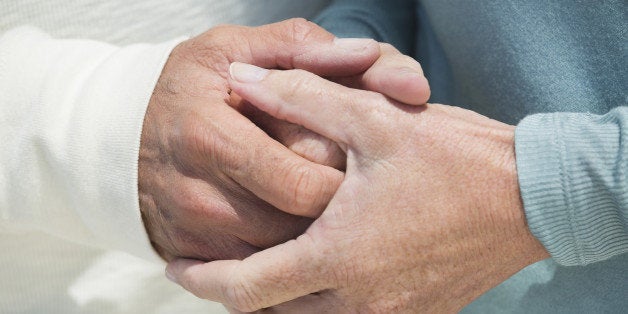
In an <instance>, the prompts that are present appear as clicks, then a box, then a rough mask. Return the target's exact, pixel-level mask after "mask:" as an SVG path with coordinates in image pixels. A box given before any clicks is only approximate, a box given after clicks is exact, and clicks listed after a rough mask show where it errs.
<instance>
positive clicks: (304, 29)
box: [287, 18, 319, 43]
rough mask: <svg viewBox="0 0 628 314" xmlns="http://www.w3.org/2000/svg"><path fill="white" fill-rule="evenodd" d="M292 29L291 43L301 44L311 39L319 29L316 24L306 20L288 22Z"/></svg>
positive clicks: (294, 19)
mask: <svg viewBox="0 0 628 314" xmlns="http://www.w3.org/2000/svg"><path fill="white" fill-rule="evenodd" d="M287 22H288V23H289V29H290V38H289V40H290V42H292V43H299V42H302V41H305V40H307V39H308V38H310V37H311V36H312V35H313V34H314V33H315V32H316V30H318V29H319V27H318V26H316V24H314V23H312V22H310V21H308V20H306V19H304V18H293V19H290V20H288V21H287Z"/></svg>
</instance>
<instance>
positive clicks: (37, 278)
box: [0, 0, 326, 313]
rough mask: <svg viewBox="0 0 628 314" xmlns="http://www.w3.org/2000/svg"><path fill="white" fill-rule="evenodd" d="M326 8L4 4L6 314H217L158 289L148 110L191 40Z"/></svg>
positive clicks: (0, 132)
mask: <svg viewBox="0 0 628 314" xmlns="http://www.w3.org/2000/svg"><path fill="white" fill-rule="evenodd" d="M325 3H326V1H324V0H320V1H291V0H265V1H261V0H257V1H244V0H229V1H224V0H222V1H221V0H176V1H174V0H173V1H168V0H152V1H149V0H135V1H123V0H110V1H97V0H82V1H72V0H20V1H1V0H0V144H1V146H2V149H0V250H1V251H2V252H3V253H2V254H0V266H1V268H0V282H2V284H1V285H0V312H1V313H201V312H202V313H219V312H223V311H224V310H223V309H222V307H221V306H220V305H217V304H213V303H210V302H206V301H203V300H198V299H196V298H195V297H193V296H191V295H189V294H188V293H186V292H185V291H183V290H182V289H181V288H179V287H177V286H175V285H174V284H170V283H169V282H167V281H166V280H165V279H164V276H163V266H164V265H163V263H162V262H161V261H160V260H159V259H158V258H157V257H156V255H155V254H154V252H153V251H152V249H151V247H150V244H149V242H148V239H147V236H146V234H145V232H144V228H143V226H142V222H141V218H140V214H139V207H138V195H137V158H138V149H139V139H140V131H141V129H142V122H143V117H144V112H145V110H146V106H147V104H148V100H149V98H150V95H151V92H152V89H153V87H154V84H155V82H156V80H157V78H158V77H159V74H160V72H161V68H162V66H163V64H164V62H165V61H166V59H167V57H168V54H169V53H170V50H171V49H172V48H173V47H174V46H175V45H176V44H177V43H178V42H180V41H181V40H183V39H184V38H185V37H187V36H191V35H195V34H198V33H200V32H202V31H204V30H206V29H208V28H210V27H211V26H213V25H216V24H218V23H237V24H247V25H258V24H264V23H268V22H273V21H277V20H280V19H284V18H287V17H291V16H304V17H311V16H312V14H314V13H315V12H317V10H319V9H320V8H321V7H322V6H323V5H324V4H325ZM26 25H30V26H27V27H24V26H26ZM60 38H66V39H63V40H62V39H60ZM128 253H131V254H133V255H134V256H133V255H131V254H128Z"/></svg>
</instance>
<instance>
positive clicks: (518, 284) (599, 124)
mask: <svg viewBox="0 0 628 314" xmlns="http://www.w3.org/2000/svg"><path fill="white" fill-rule="evenodd" d="M383 4H386V5H387V7H385V6H384V5H383ZM412 6H414V9H415V10H414V11H411V10H408V8H410V7H412ZM626 8H627V5H626V2H625V1H622V0H607V1H595V2H591V1H584V0H558V1H540V0H530V1H514V0H466V1H454V0H425V1H420V2H415V1H411V0H409V1H395V3H394V5H393V3H392V2H387V1H376V0H362V1H351V0H337V1H335V2H334V3H332V5H331V6H330V7H329V8H328V9H327V10H326V11H325V12H324V13H323V15H322V16H321V17H319V19H318V21H320V22H321V24H322V26H323V27H326V28H328V29H329V30H330V31H332V32H334V33H336V34H337V35H339V36H344V37H374V38H376V39H378V40H383V41H389V42H391V43H393V44H396V45H398V46H399V47H401V48H402V49H404V50H405V51H409V49H408V48H407V47H414V49H413V50H414V56H415V57H416V58H417V59H418V60H419V61H420V62H421V64H422V66H423V69H424V71H425V73H426V76H427V77H428V79H429V81H430V85H431V88H432V98H431V99H430V101H431V102H442V103H447V104H452V105H457V106H461V107H465V108H469V109H472V110H474V111H477V112H479V113H482V114H484V115H487V116H490V117H492V118H494V119H497V120H500V121H504V122H507V123H511V124H517V123H518V126H517V129H516V138H515V142H516V153H517V169H518V172H519V181H520V185H521V194H522V198H523V201H524V207H525V211H526V217H527V219H528V223H529V226H530V229H531V231H532V232H533V234H534V235H535V236H536V237H537V238H538V239H539V240H540V241H541V242H542V243H543V244H544V246H545V247H546V248H547V249H548V251H549V252H550V253H551V254H552V257H553V258H552V259H548V260H545V261H542V262H539V263H536V264H534V265H531V266H529V267H527V268H526V269H524V270H522V271H521V272H519V273H518V274H516V275H515V276H513V277H512V278H510V279H509V280H507V281H506V282H504V283H503V284H501V285H499V286H498V287H496V288H494V289H492V290H491V291H489V292H488V293H486V294H485V295H484V296H482V297H480V298H479V299H478V300H476V301H475V302H473V303H472V304H470V305H469V306H468V307H467V308H465V310H464V311H463V312H465V313H625V312H626V311H628V254H625V253H626V252H628V177H627V174H626V172H627V171H628V168H627V167H628V165H627V164H626V163H627V161H626V158H627V157H625V156H627V153H628V142H626V141H627V138H628V134H627V132H628V126H627V125H626V122H628V110H627V109H626V107H622V106H626V105H628V80H627V73H628V54H627V52H626V49H627V48H628V42H627V40H628V39H627V38H628V34H627V32H628V22H627V21H628V17H627V9H626ZM354 12H360V13H359V15H360V18H359V19H356V18H353V17H352V14H354ZM408 19H411V20H413V21H414V22H412V23H408V24H404V25H401V24H400V21H407V20H408ZM393 29H394V30H393ZM374 30H386V31H374ZM410 37H412V42H407V41H406V40H408V38H410ZM617 107H619V108H617ZM613 108H617V109H614V110H612V109H613ZM609 111H610V112H609ZM567 112H572V113H567ZM535 113H541V114H536V115H532V114H535ZM526 116H527V117H526ZM524 117H526V118H525V119H523V118H524ZM522 119H523V121H522Z"/></svg>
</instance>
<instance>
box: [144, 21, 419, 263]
mask: <svg viewBox="0 0 628 314" xmlns="http://www.w3.org/2000/svg"><path fill="white" fill-rule="evenodd" d="M397 55H398V53H397V54H395V53H394V52H390V51H384V53H380V49H379V48H378V45H377V43H376V42H374V41H372V40H356V39H346V40H336V39H335V38H334V36H333V35H331V34H330V33H328V32H326V31H324V30H322V29H321V28H319V27H317V26H315V25H314V24H312V23H309V22H306V21H305V20H301V19H294V20H289V21H285V22H281V23H277V24H272V25H267V26H263V27H258V28H248V27H239V26H222V27H216V28H214V29H212V30H210V31H208V32H206V33H204V34H202V35H200V36H198V37H196V38H193V39H190V40H188V41H185V42H183V43H182V44H180V45H179V46H177V47H176V48H175V49H174V50H173V52H172V54H171V56H170V57H169V59H168V62H167V64H166V66H165V67H164V69H163V72H162V74H161V76H160V78H159V81H158V83H157V86H156V87H155V91H154V93H153V97H152V98H151V100H150V104H149V106H148V111H147V114H146V118H145V122H144V127H143V132H142V141H141V147H140V160H139V173H138V175H139V178H138V181H139V193H140V208H141V212H142V216H143V218H144V222H145V226H146V229H147V232H148V234H149V236H150V238H151V241H152V243H153V246H154V247H155V249H156V250H157V251H158V252H159V253H160V254H161V255H162V256H163V257H164V258H166V259H168V260H169V259H171V258H173V257H189V258H197V259H202V260H214V259H224V258H244V257H246V256H248V255H250V254H252V253H253V252H256V251H258V250H259V249H260V248H266V247H270V246H273V245H276V244H278V243H281V242H284V241H286V240H288V239H291V238H294V237H296V236H297V235H298V234H301V233H302V232H303V231H304V230H305V229H306V228H307V226H309V224H310V223H311V219H309V218H304V217H299V216H305V217H316V216H318V215H319V214H320V212H321V211H322V209H323V208H324V207H325V205H326V204H327V203H328V201H329V199H330V198H331V196H332V195H333V193H334V192H335V191H336V189H337V187H338V185H339V184H340V182H341V180H342V177H343V173H342V172H341V171H339V170H336V169H334V168H333V167H330V166H335V167H337V168H341V167H343V165H344V154H343V153H342V152H341V151H340V150H339V149H338V147H337V146H336V145H335V143H333V142H330V141H329V140H327V139H325V138H323V137H321V136H318V135H315V134H313V133H311V132H306V131H304V130H303V129H301V128H298V127H296V126H293V125H290V124H287V123H285V122H282V123H277V120H274V119H270V118H269V117H263V118H260V115H259V114H254V112H253V113H252V112H251V108H252V107H250V106H248V105H246V103H241V102H240V101H238V97H237V95H236V94H234V93H231V95H230V89H229V86H228V84H227V76H228V74H227V71H228V68H229V64H230V62H232V61H242V62H250V63H255V64H257V65H260V66H264V67H269V68H287V69H290V68H302V69H306V70H308V71H312V72H314V73H317V74H320V75H325V76H329V77H337V78H339V79H342V80H345V83H346V84H353V85H369V84H370V85H372V86H374V88H375V89H379V90H381V91H382V92H387V93H388V94H391V95H392V97H394V95H395V93H397V92H396V90H395V89H394V88H392V89H391V88H390V87H389V85H382V84H381V83H378V82H375V81H373V80H372V79H370V78H369V75H370V74H369V73H374V72H378V71H381V70H380V69H382V68H384V67H390V66H396V67H398V66H402V67H406V68H409V69H414V70H415V71H414V72H415V76H414V79H412V80H410V81H411V82H410V83H409V84H410V85H412V86H416V88H415V90H418V91H421V93H423V94H425V91H426V90H427V93H428V94H429V89H427V87H426V86H427V83H426V82H425V79H424V78H423V76H422V73H421V72H420V67H419V68H418V70H417V68H416V67H417V66H418V65H417V64H414V63H411V62H407V60H401V59H399V58H398V56H397ZM365 70H367V71H365ZM397 81H400V82H401V83H400V84H399V85H402V84H408V83H403V82H406V81H408V78H407V77H404V78H399V79H398V80H397ZM423 85H425V86H423ZM423 94H418V93H417V94H416V95H415V96H416V97H415V98H416V99H422V98H424V99H426V98H425V97H426V96H425V95H423ZM247 108H248V109H247ZM238 110H239V111H240V112H239V111H238ZM243 114H244V115H243ZM245 115H247V116H248V117H250V118H252V120H253V122H259V123H258V124H260V125H261V126H262V127H263V128H264V129H265V130H262V129H260V128H259V127H258V126H257V125H255V124H254V123H252V122H251V120H249V119H247V116H245ZM256 120H260V121H256ZM261 120H263V121H261ZM262 122H263V123H262ZM264 131H266V132H264ZM271 136H272V137H271ZM281 143H284V144H286V145H287V146H289V147H290V148H292V151H291V150H289V149H288V148H286V147H285V146H284V145H282V144H281ZM318 163H324V164H325V165H327V166H325V165H321V164H318ZM277 209H279V210H277ZM296 215H299V216H296Z"/></svg>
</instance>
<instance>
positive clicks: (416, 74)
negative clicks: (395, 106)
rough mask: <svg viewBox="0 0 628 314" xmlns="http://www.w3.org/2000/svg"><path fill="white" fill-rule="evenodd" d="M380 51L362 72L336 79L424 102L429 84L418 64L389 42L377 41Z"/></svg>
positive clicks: (411, 102)
mask: <svg viewBox="0 0 628 314" xmlns="http://www.w3.org/2000/svg"><path fill="white" fill-rule="evenodd" d="M380 51H381V56H380V57H379V59H378V60H377V61H376V62H375V63H374V64H373V65H372V66H371V67H370V68H369V69H368V70H366V72H365V73H363V74H361V75H357V76H351V77H340V78H337V79H335V81H336V82H338V83H340V84H342V85H345V86H349V87H353V88H360V89H366V90H372V91H375V92H378V93H382V94H384V95H386V96H388V97H390V98H393V99H395V100H397V101H399V102H402V103H405V104H409V105H423V104H425V103H426V102H427V101H428V99H429V98H430V86H429V83H428V81H427V79H426V78H425V76H424V75H423V69H422V68H421V65H420V64H419V63H418V62H417V61H416V60H414V59H413V58H411V57H409V56H406V55H403V54H401V53H400V52H399V51H398V50H397V49H395V48H394V47H393V46H391V45H389V44H380Z"/></svg>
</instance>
